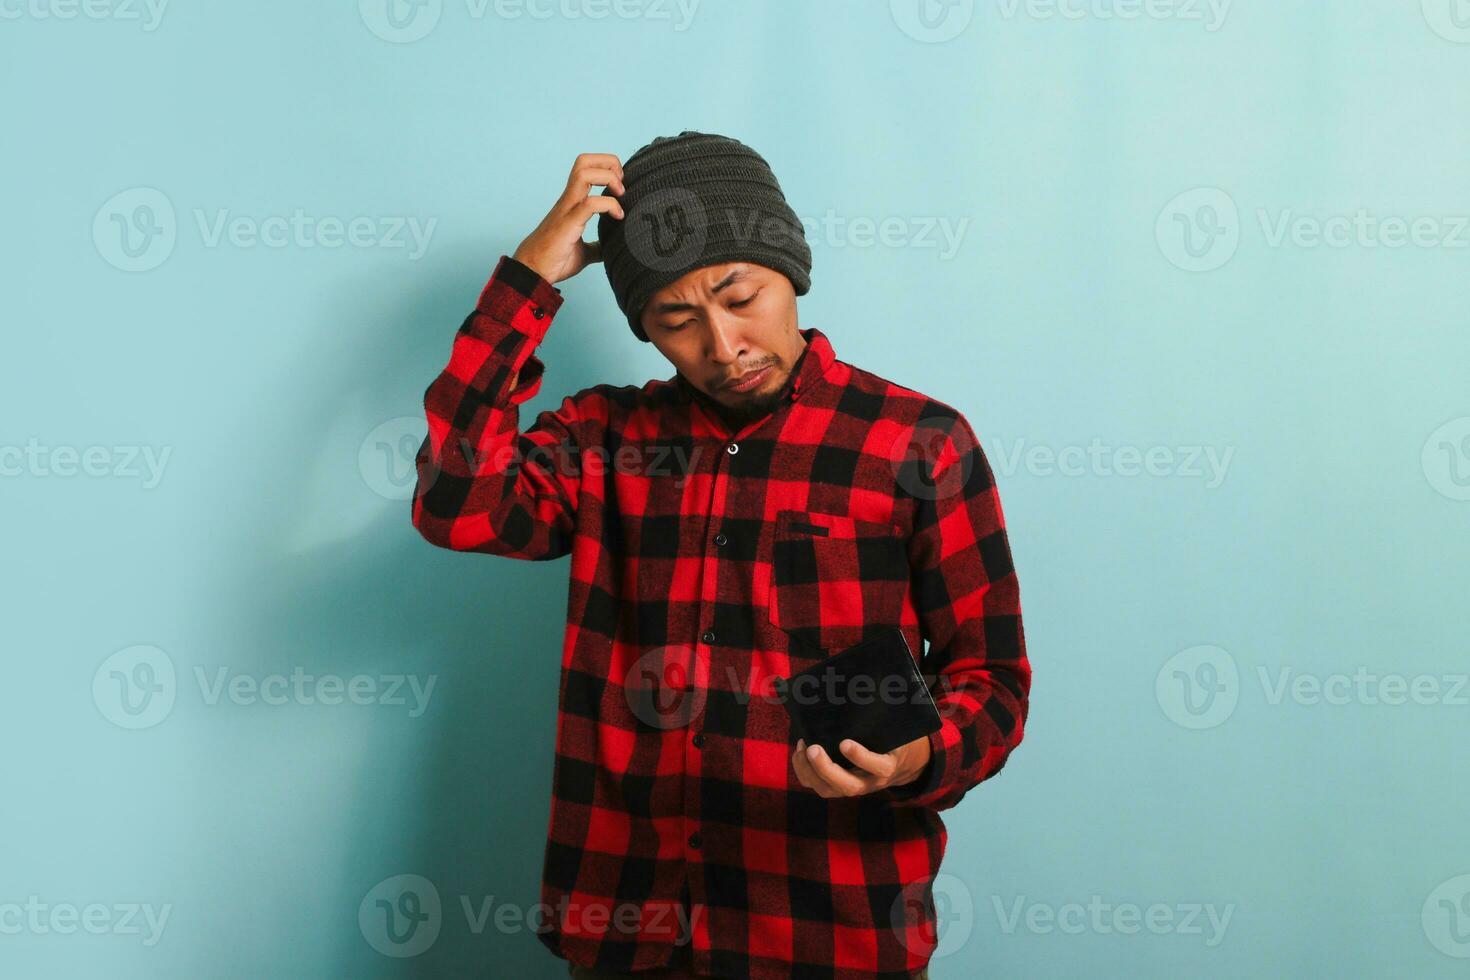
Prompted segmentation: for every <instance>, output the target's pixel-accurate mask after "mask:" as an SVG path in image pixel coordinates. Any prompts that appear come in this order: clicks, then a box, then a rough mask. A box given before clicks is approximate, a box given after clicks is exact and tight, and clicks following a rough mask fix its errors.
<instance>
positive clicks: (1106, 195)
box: [0, 0, 1470, 980]
mask: <svg viewBox="0 0 1470 980" xmlns="http://www.w3.org/2000/svg"><path fill="white" fill-rule="evenodd" d="M157 2H158V0H154V3H155V6H154V8H152V10H151V11H150V8H149V7H147V6H146V5H144V4H143V3H142V2H141V0H138V2H136V3H135V2H132V0H128V2H124V0H90V2H89V5H88V6H87V7H86V8H85V9H83V8H81V7H79V6H69V5H68V0H0V14H3V17H0V76H3V79H4V82H5V92H6V97H5V99H4V100H3V108H0V120H3V129H4V133H5V142H6V152H5V154H4V159H5V164H4V175H5V177H4V181H3V185H0V195H3V198H0V204H3V207H0V213H3V215H4V216H5V217H4V225H3V230H0V267H3V268H4V270H5V273H4V289H3V290H0V319H3V322H4V337H5V355H4V357H3V359H0V364H3V367H0V373H3V374H0V377H3V383H0V402H3V412H0V466H3V467H4V475H3V476H0V503H3V506H4V511H5V514H6V522H5V527H6V531H5V543H6V549H5V550H6V553H7V557H8V561H6V562H5V571H4V573H3V574H4V578H5V581H4V588H3V592H0V594H3V596H4V599H5V607H6V610H7V613H8V615H7V616H6V620H7V627H8V634H9V640H8V642H7V643H6V645H5V646H6V658H5V662H6V664H7V671H6V674H7V683H6V684H5V685H4V694H3V699H4V711H3V713H0V718H3V720H0V735H3V737H4V743H5V752H4V762H3V764H0V765H3V768H0V772H3V777H4V788H5V793H4V796H5V799H4V803H3V806H0V974H3V975H5V976H32V975H42V974H48V975H57V976H60V975H69V976H83V975H86V976H108V977H140V978H141V977H149V978H154V977H186V976H187V977H193V976H222V977H223V976H238V977H246V976H265V975H270V976H303V977H306V976H313V977H314V976H349V975H350V976H355V977H376V976H382V977H407V976H426V975H439V976H449V975H456V976H458V975H468V974H474V975H480V976H494V977H500V976H506V977H546V978H552V977H560V976H564V975H565V968H564V964H562V963H561V962H560V961H554V960H552V959H551V958H550V957H549V956H548V955H547V954H546V952H545V950H544V949H542V947H541V946H540V944H539V943H538V942H537V941H536V939H535V937H534V935H532V934H531V933H530V932H529V931H528V930H527V929H526V928H525V927H519V928H516V927H509V928H500V927H498V926H497V924H496V921H497V920H496V919H495V916H494V910H495V909H497V908H499V907H500V906H512V907H514V908H513V909H512V913H514V912H515V911H518V910H520V911H523V910H525V909H527V908H528V907H529V906H531V905H532V904H533V903H535V902H536V901H537V900H538V888H539V874H540V867H541V857H542V847H543V845H544V841H545V831H546V818H547V812H548V805H549V790H550V771H551V761H552V737H553V731H554V729H553V724H554V716H555V707H556V705H555V700H556V689H557V679H558V667H559V645H560V638H561V627H562V622H561V617H562V616H563V613H564V602H565V595H566V581H565V578H566V574H567V570H566V567H565V565H564V563H550V564H546V565H533V564H529V563H513V562H508V561H501V560H497V559H491V558H488V557H482V556H467V555H457V554H452V553H449V552H445V551H439V550H435V549H433V548H431V547H430V546H429V545H427V544H426V543H425V542H423V541H422V540H421V539H420V538H419V537H418V535H417V534H416V532H415V531H414V530H413V528H412V527H411V525H410V523H409V519H408V515H409V504H408V501H407V496H408V494H409V492H410V490H411V488H412V452H413V449H414V448H416V447H417V440H418V438H419V436H421V434H422V431H423V430H422V426H423V422H422V415H421V413H422V404H421V398H422V395H423V391H424V388H425V387H426V386H427V384H428V383H429V381H430V380H431V379H432V378H433V377H434V375H435V373H436V372H437V371H438V370H439V369H440V368H441V367H442V366H443V364H444V362H445V360H446V359H447V356H448V353H449V347H450V342H451V339H452V336H453V332H454V330H455V328H456V327H457V326H458V325H459V323H460V321H461V319H462V318H463V316H464V315H465V313H466V312H467V311H468V310H469V308H470V306H471V304H472V303H473V302H474V299H475V297H476V295H477V293H478V290H479V288H480V287H481V285H482V284H483V282H484V279H485V277H486V276H487V275H488V273H489V272H490V270H491V269H492V268H493V266H494V263H495V260H496V259H497V258H498V257H499V255H500V254H501V253H503V252H510V251H513V250H514V248H515V246H516V245H517V244H518V243H519V241H520V240H521V239H522V238H523V237H524V236H525V235H526V234H527V233H528V232H529V231H530V230H531V229H532V228H533V227H535V225H536V223H537V222H538V221H539V220H540V219H541V217H542V216H543V214H544V213H545V212H546V210H547V208H548V207H549V206H550V204H551V203H552V201H553V200H554V199H555V197H556V196H557V195H558V194H559V193H560V191H561V188H562V185H563V183H564V181H565V179H566V175H567V172H568V170H569V168H570V165H571V162H572V159H573V158H574V157H575V155H576V154H577V153H579V152H583V151H597V152H612V153H617V154H618V155H619V156H621V157H623V158H626V157H627V156H628V155H629V154H631V153H632V151H633V150H634V149H636V148H637V147H639V146H640V145H642V144H643V143H645V142H647V141H648V140H649V139H651V138H652V137H653V136H655V135H660V134H673V133H677V132H679V131H680V130H682V129H686V128H689V129H699V130H705V131H711V132H719V133H725V134H728V135H732V136H735V137H737V138H740V139H742V140H743V141H745V142H747V143H749V144H750V145H752V146H754V147H756V148H757V149H758V150H760V151H761V152H762V153H763V154H764V155H765V156H766V157H767V159H768V160H769V161H770V162H771V164H772V166H773V167H774V169H775V170H776V172H777V174H778V175H779V177H780V179H781V182H782V185H783V187H784V189H785V191H786V193H787V195H788V198H789V200H790V201H791V203H792V205H793V207H794V208H795V210H796V211H797V213H798V214H800V215H802V216H803V217H804V218H808V219H810V222H811V223H810V225H809V227H808V237H809V239H810V240H811V242H812V246H813V252H814V270H813V286H812V291H811V293H810V294H809V295H807V296H806V297H804V298H803V299H802V300H801V301H800V315H801V321H802V324H803V325H804V326H818V327H820V328H821V329H822V330H823V331H824V332H826V333H827V334H828V335H829V336H830V337H831V338H832V339H833V343H834V345H835V347H836V349H837V351H838V354H839V356H841V357H843V358H844V359H846V360H849V361H851V362H853V363H856V364H858V365H861V366H865V367H869V368H870V369H873V370H876V371H878V372H879V373H881V374H884V375H885V376H887V377H890V378H893V379H895V380H897V381H900V382H902V383H904V384H907V385H909V386H912V387H916V388H919V389H921V390H923V391H925V392H927V393H929V394H931V395H933V396H935V397H938V398H941V399H943V400H946V401H948V402H950V403H952V404H954V405H956V406H957V407H959V408H960V409H961V410H962V411H964V412H965V413H966V415H967V416H968V417H969V418H970V420H971V421H972V423H973V424H974V426H975V429H976V431H977V433H978V434H979V435H980V437H981V439H982V442H983V444H984V446H985V448H986V450H987V453H988V455H989V457H990V460H991V463H992V465H993V467H994V468H995V469H996V473H997V478H998V480H999V482H1000V488H1001V494H1002V499H1003V502H1004V505H1005V509H1006V516H1007V519H1008V523H1009V526H1010V530H1011V539H1012V546H1013V549H1014V552H1015V559H1016V563H1017V568H1018V573H1019V577H1020V581H1021V588H1022V597H1023V603H1024V608H1025V613H1026V627H1027V636H1028V641H1029V644H1030V652H1031V655H1032V661H1033V666H1034V669H1035V672H1036V674H1035V686H1034V690H1033V702H1032V711H1031V720H1030V725H1029V726H1028V732H1027V737H1026V740H1025V742H1024V743H1023V745H1022V746H1021V747H1020V748H1019V749H1018V750H1017V753H1016V755H1015V756H1014V757H1013V759H1012V761H1011V763H1010V765H1009V766H1008V767H1007V769H1006V771H1005V772H1004V774H1003V775H1002V776H1001V777H999V778H997V779H996V780H995V781H994V782H992V783H988V784H987V785H986V786H984V787H983V788H982V789H981V790H978V791H976V792H975V793H974V794H972V795H971V796H970V797H968V798H967V800H966V801H965V803H964V804H962V805H961V806H960V807H959V808H957V809H955V810H953V811H948V812H947V813H946V814H945V816H946V819H947V823H948V825H949V828H950V844H949V850H948V852H947V854H946V858H945V864H944V868H945V876H944V877H942V878H941V879H940V881H939V882H938V883H937V884H936V892H937V893H938V896H939V901H941V902H943V903H947V904H946V905H945V906H944V907H945V908H946V909H947V910H948V913H949V914H948V916H947V920H946V926H945V930H946V931H945V932H944V933H942V934H941V940H942V942H941V950H940V952H941V956H940V957H939V958H936V960H935V961H934V963H933V975H934V976H935V977H936V980H938V978H948V977H969V976H977V975H985V976H992V975H993V976H1038V977H1040V976H1046V977H1082V976H1130V977H1177V976H1211V977H1237V976H1256V975H1263V976H1314V975H1320V976H1338V977H1350V976H1351V977H1390V976H1392V977H1415V978H1419V977H1441V976H1443V977H1449V976H1463V975H1464V972H1465V970H1466V969H1467V968H1470V962H1467V957H1470V897H1467V893H1470V877H1466V876H1467V875H1470V836H1467V834H1466V833H1465V829H1466V823H1467V819H1466V818H1467V816H1470V762H1467V759H1470V753H1467V752H1466V751H1465V747H1466V731H1467V728H1466V723H1467V719H1470V706H1467V701H1470V689H1467V687H1466V686H1465V683H1464V681H1465V677H1466V672H1467V670H1470V666H1467V656H1466V654H1467V647H1466V640H1465V637H1466V626H1467V616H1466V611H1465V610H1466V604H1465V601H1464V591H1465V584H1466V576H1465V572H1464V568H1465V557H1466V553H1467V547H1466V546H1467V543H1470V393H1467V392H1470V386H1467V383H1466V382H1467V364H1470V331H1467V329H1466V326H1467V310H1470V296H1467V293H1466V281H1467V276H1466V272H1467V268H1470V265H1467V263H1470V229H1467V227H1466V215H1467V214H1470V190H1467V187H1470V185H1467V181H1466V176H1467V162H1470V127H1466V125H1465V122H1464V121H1465V120H1466V119H1467V118H1470V84H1467V82H1470V5H1467V4H1466V3H1464V2H1463V0H1423V2H1422V4H1421V3H1418V2H1414V0H1402V2H1388V0H1371V2H1365V3H1351V4H1347V3H1325V2H1304V3H1290V4H1279V3H1265V2H1259V0H1256V2H1251V3H1244V2H1241V3H1233V4H1232V3H1225V2H1223V0H1216V2H1215V3H1214V4H1213V5H1211V4H1210V3H1209V2H1208V0H1147V2H1146V3H1145V2H1144V0H1134V2H1132V3H1130V0H1061V2H1060V4H1058V3H1057V2H1055V0H1054V2H1052V3H1050V4H1048V3H1046V2H1043V0H983V2H973V3H972V2H969V0H959V2H956V3H953V4H951V5H950V6H947V7H946V6H941V5H939V4H937V3H936V4H933V6H932V8H931V9H930V10H929V11H928V13H929V14H930V16H929V17H927V18H921V17H920V16H919V15H920V13H921V11H920V10H919V9H918V8H917V6H916V4H915V3H914V2H913V0H894V2H893V3H892V4H891V5H890V4H884V3H881V2H879V3H868V4H843V3H839V2H837V0H808V2H803V3H799V4H791V3H776V2H767V3H752V2H745V3H739V4H735V3H731V2H728V0H719V2H717V0H705V2H703V3H695V2H694V0H684V4H683V5H682V6H680V5H679V4H677V3H674V2H672V0H669V2H659V3H655V2H654V0H624V2H623V3H621V4H620V5H619V6H618V7H616V8H614V7H613V6H612V5H611V4H610V3H602V4H599V3H598V2H596V0H557V2H556V3H555V4H552V3H550V2H544V0H530V2H526V3H516V4H511V3H502V4H500V5H498V6H497V5H495V4H491V5H489V6H485V5H484V4H482V3H480V0H442V4H441V3H440V0H432V2H429V3H428V4H427V5H426V6H423V7H422V8H414V7H410V6H409V5H407V4H402V9H401V10H400V11H399V13H401V14H404V15H405V16H404V17H401V18H399V19H397V20H395V19H392V18H390V17H389V16H388V13H389V11H388V10H387V9H386V6H385V4H386V2H387V0H377V2H376V4H375V3H374V2H373V0H363V3H362V4H361V5H358V4H354V3H352V2H350V0H343V2H337V3H331V4H301V3H287V2H284V0H261V2H255V3H249V4H246V3H237V4H230V5H226V4H219V3H213V4H204V3H185V2H182V0H175V2H173V3H169V4H167V5H166V6H164V7H162V8H161V9H160V8H158V7H157ZM393 2H395V3H401V2H402V0H393ZM603 12H606V13H607V14H608V15H607V16H604V17H597V16H595V15H597V14H599V13H603ZM619 12H621V13H619ZM68 13H70V14H73V15H74V16H71V17H69V18H68V17H65V16H62V15H65V14H68ZM543 14H545V15H547V16H542V15H543ZM574 14H575V15H577V16H573V15H574ZM124 230H126V232H127V234H126V236H125V235H124V234H123V231H124ZM414 231H417V233H418V238H417V239H415V237H414V234H413V232H414ZM561 286H562V288H563V290H564V292H565V293H566V295H567V302H566V305H565V307H564V309H563V311H562V312H561V313H560V314H559V316H558V321H557V323H556V326H555V328H554V329H553V331H552V333H551V334H550V336H549V337H548V338H547V340H546V341H545V343H544V345H543V348H542V351H541V353H542V355H543V357H544V360H545V361H546V363H547V365H548V375H547V381H546V383H545V385H544V386H543V391H542V393H541V394H540V395H539V396H538V397H537V399H536V400H535V401H534V402H533V403H531V405H530V406H528V408H529V409H530V410H531V411H537V410H539V409H541V408H544V407H548V406H550V405H552V404H555V403H556V402H557V401H559V399H560V396H561V395H562V394H564V393H567V392H570V391H574V390H576V389H577V388H580V387H583V386H585V385H589V384H593V383H596V382H599V381H614V382H619V383H623V382H636V381H642V380H644V379H647V378H649V377H666V376H668V374H669V373H670V371H671V369H670V367H669V366H668V364H667V362H664V361H663V360H662V359H661V358H660V357H659V355H658V353H657V352H656V351H655V350H653V349H652V348H651V347H649V346H646V345H642V344H639V343H638V342H637V341H636V340H634V339H633V338H632V336H631V335H630V334H629V332H628V330H627V327H626V325H624V324H623V323H622V322H621V320H620V318H619V316H618V315H617V313H616V311H615V309H614V308H613V305H612V297H611V292H610V290H609V288H608V285H607V282H606V279H605V277H604V275H603V273H602V270H601V268H600V267H595V268H593V269H590V270H588V271H587V272H586V273H584V274H583V275H582V276H580V277H578V278H576V279H573V280H571V281H568V282H565V283H562V284H561ZM526 417H529V415H527V416H526ZM395 678H397V680H395ZM413 684H417V685H418V688H417V690H415V689H414V688H413V686H412V685H413ZM430 684H432V685H433V686H432V687H430V686H429V685H430ZM150 692H151V693H150ZM394 702H398V703H394ZM399 875H418V876H422V878H424V879H427V881H429V882H431V883H432V885H433V887H434V889H435V892H436V893H437V895H438V896H439V899H440V902H441V909H442V911H441V912H440V914H439V916H438V918H437V919H436V920H435V924H436V925H438V926H439V927H440V928H439V932H438V935H437V938H435V940H434V942H433V943H432V944H431V945H430V946H428V948H427V949H425V950H423V951H422V952H420V953H419V954H418V955H417V956H415V957H410V958H403V957H395V956H390V955H385V954H383V953H381V952H379V949H378V947H383V948H386V949H388V950H389V951H390V952H403V951H404V950H402V949H395V948H394V947H393V946H392V944H391V943H388V942H385V940H384V938H383V937H382V936H381V935H380V934H378V933H376V932H375V931H374V927H373V925H372V916H371V914H370V910H371V908H372V907H373V902H374V901H375V900H376V899H375V896H380V895H382V894H383V893H384V892H385V891H388V892H391V891H393V890H394V889H395V888H398V887H399V886H400V885H401V884H402V881H397V882H395V881H392V880H390V879H395V876H399ZM384 883H386V884H384ZM410 884H414V885H416V887H418V888H419V889H420V890H421V891H425V893H426V890H425V889H424V887H423V885H422V883H421V882H418V881H417V880H416V879H414V880H412V881H411V882H410ZM375 889H376V890H375ZM465 902H467V903H468V905H469V907H470V910H471V912H472V913H473V914H472V915H471V916H470V917H468V918H467V917H466V914H465V904H464V903H465ZM486 903H489V905H488V907H489V908H490V909H491V912H492V914H491V917H490V918H489V919H488V920H486V921H484V922H483V923H481V921H480V916H481V915H482V914H483V912H484V910H485V909H486V908H487V904H486ZM363 907H366V908H367V909H368V910H369V914H365V915H364V917H363V918H362V920H361V923H360V921H359V910H360V908H363ZM130 909H131V910H132V911H130ZM150 916H151V919H150ZM1212 917H1213V918H1212ZM501 921H506V920H501Z"/></svg>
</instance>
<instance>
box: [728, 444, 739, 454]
mask: <svg viewBox="0 0 1470 980" xmlns="http://www.w3.org/2000/svg"><path fill="white" fill-rule="evenodd" d="M725 452H727V453H729V454H730V455H731V456H734V455H735V454H736V453H738V452H740V443H738V442H732V443H730V445H728V446H726V447H725Z"/></svg>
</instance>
